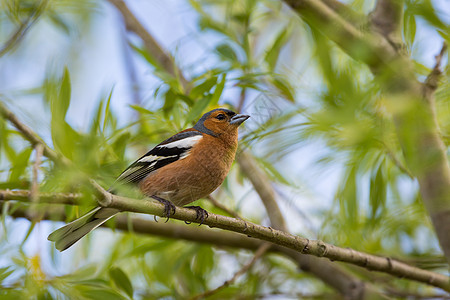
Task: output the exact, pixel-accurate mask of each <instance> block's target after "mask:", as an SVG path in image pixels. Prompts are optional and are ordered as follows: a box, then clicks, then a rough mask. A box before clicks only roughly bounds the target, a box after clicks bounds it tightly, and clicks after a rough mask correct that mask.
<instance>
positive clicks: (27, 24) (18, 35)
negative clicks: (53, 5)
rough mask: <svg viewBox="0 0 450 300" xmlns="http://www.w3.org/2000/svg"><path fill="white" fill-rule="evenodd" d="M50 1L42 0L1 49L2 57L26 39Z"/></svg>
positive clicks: (0, 55) (0, 54)
mask: <svg viewBox="0 0 450 300" xmlns="http://www.w3.org/2000/svg"><path fill="white" fill-rule="evenodd" d="M47 2H48V0H42V1H41V2H40V3H39V4H37V5H36V7H35V8H34V9H33V10H32V11H31V13H30V15H29V16H28V17H27V18H26V19H25V21H23V22H21V24H20V26H19V27H18V28H17V29H16V31H14V33H13V34H12V35H11V36H10V37H9V39H8V40H7V41H6V42H5V44H4V45H3V47H2V48H1V49H0V57H2V56H3V55H5V54H6V53H8V52H9V51H11V50H12V49H14V47H15V46H16V45H17V44H18V43H19V42H20V41H21V40H22V39H23V38H24V36H25V34H26V33H27V31H29V30H30V28H31V26H33V24H34V23H36V21H37V20H38V19H39V17H40V16H41V15H42V12H43V11H44V9H45V7H46V6H47Z"/></svg>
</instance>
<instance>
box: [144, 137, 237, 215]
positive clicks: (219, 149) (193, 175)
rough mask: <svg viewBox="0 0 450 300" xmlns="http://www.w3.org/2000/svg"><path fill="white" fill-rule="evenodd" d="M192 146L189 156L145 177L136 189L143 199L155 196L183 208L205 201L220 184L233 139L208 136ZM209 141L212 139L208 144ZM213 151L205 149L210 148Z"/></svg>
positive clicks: (231, 157)
mask: <svg viewBox="0 0 450 300" xmlns="http://www.w3.org/2000/svg"><path fill="white" fill-rule="evenodd" d="M203 139H204V140H202V141H201V142H199V145H196V146H194V148H193V149H192V150H191V153H190V155H188V156H187V157H186V158H184V159H181V160H178V161H176V162H173V163H171V164H169V165H167V166H164V167H162V168H161V169H159V170H157V171H155V172H154V173H151V174H150V175H148V176H147V177H146V178H145V179H144V180H142V181H141V183H140V184H139V187H140V189H141V191H142V192H143V193H144V194H145V195H147V196H152V195H156V196H159V197H161V198H164V199H166V200H169V201H171V202H173V203H174V204H175V205H178V206H183V205H186V204H188V203H191V202H193V201H195V200H198V199H200V198H202V197H206V196H207V195H209V194H210V193H212V192H213V191H214V190H215V189H216V188H217V187H219V186H220V184H222V182H223V180H224V179H225V177H226V176H227V174H228V172H229V170H230V167H231V164H232V163H233V160H234V156H235V154H236V149H237V138H236V139H234V138H233V139H231V141H230V139H228V140H227V141H226V142H224V140H222V139H218V138H214V137H211V136H208V135H205V136H204V137H203ZM209 139H213V140H210V141H208V140H209ZM210 142H211V143H213V145H214V147H205V146H203V145H210V146H211V144H210Z"/></svg>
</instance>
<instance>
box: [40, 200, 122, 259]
mask: <svg viewBox="0 0 450 300" xmlns="http://www.w3.org/2000/svg"><path fill="white" fill-rule="evenodd" d="M118 212H119V211H118V210H117V209H113V208H103V207H97V208H94V209H93V210H91V211H90V212H88V213H87V214H85V215H84V216H82V217H81V218H78V219H76V220H75V221H72V222H71V223H69V224H67V225H66V226H63V227H61V228H59V229H57V230H55V231H53V232H52V233H50V235H49V236H48V238H47V239H48V240H49V241H52V242H55V248H56V249H58V250H59V251H64V250H66V249H67V248H69V247H70V246H72V245H73V244H75V243H76V242H77V241H78V240H79V239H81V238H82V237H83V236H85V235H86V234H88V233H89V232H91V231H92V230H94V229H95V228H97V227H98V226H100V225H102V224H103V223H105V222H106V221H108V220H109V219H111V218H112V217H114V216H115V215H116V214H117V213H118Z"/></svg>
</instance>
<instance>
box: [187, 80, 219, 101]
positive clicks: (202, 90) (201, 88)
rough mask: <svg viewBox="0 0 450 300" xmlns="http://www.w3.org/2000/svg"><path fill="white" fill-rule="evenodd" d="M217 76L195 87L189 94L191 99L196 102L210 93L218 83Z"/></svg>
mask: <svg viewBox="0 0 450 300" xmlns="http://www.w3.org/2000/svg"><path fill="white" fill-rule="evenodd" d="M217 79H218V78H217V76H213V77H211V78H208V79H206V80H205V81H204V82H202V83H201V84H199V85H197V86H195V87H194V88H193V89H192V90H191V92H190V93H189V96H190V98H192V99H194V100H196V99H197V98H199V97H201V96H204V95H205V94H207V93H209V91H210V90H211V89H212V87H213V86H214V85H215V84H216V83H217Z"/></svg>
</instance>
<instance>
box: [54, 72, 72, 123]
mask: <svg viewBox="0 0 450 300" xmlns="http://www.w3.org/2000/svg"><path fill="white" fill-rule="evenodd" d="M70 95H71V86H70V74H69V70H68V69H67V67H65V68H64V72H63V76H62V79H61V86H60V89H59V93H58V97H57V99H54V101H53V102H52V116H56V117H58V118H62V119H64V118H65V116H66V114H67V110H68V109H69V105H70Z"/></svg>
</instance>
